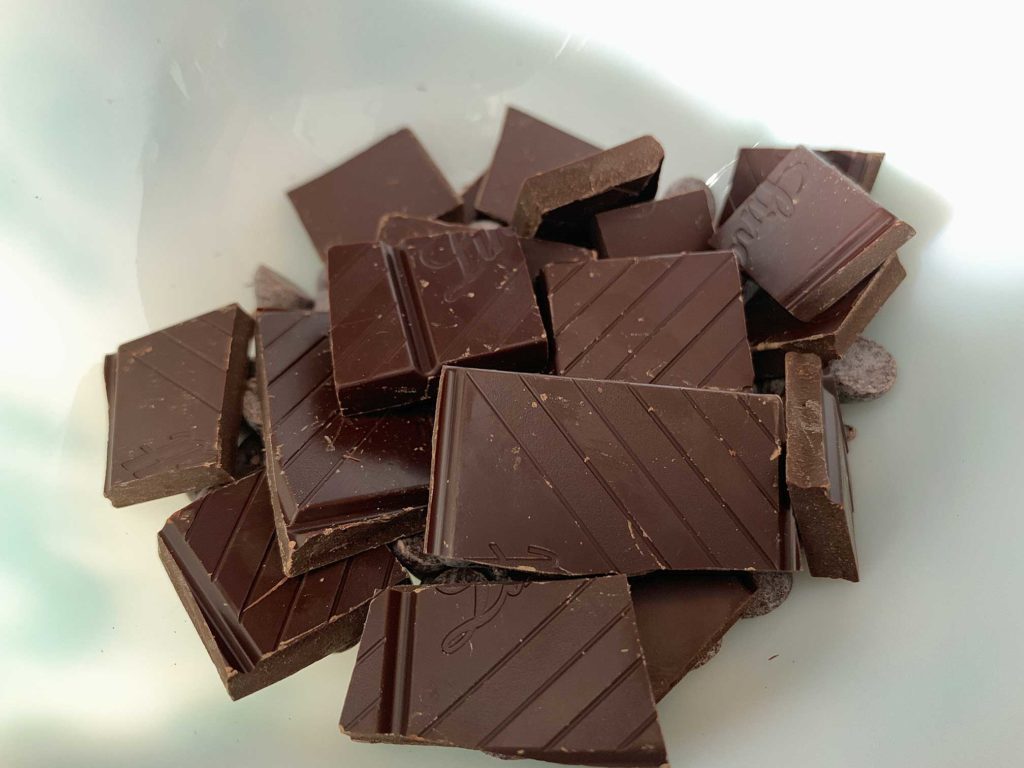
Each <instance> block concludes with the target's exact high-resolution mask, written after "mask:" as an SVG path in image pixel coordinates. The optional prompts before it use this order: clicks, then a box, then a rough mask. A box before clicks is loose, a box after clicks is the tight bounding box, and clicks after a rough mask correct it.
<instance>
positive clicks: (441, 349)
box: [328, 230, 548, 414]
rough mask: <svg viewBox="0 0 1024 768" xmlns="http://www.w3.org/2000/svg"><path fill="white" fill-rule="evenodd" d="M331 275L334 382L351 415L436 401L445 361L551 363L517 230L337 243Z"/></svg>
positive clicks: (532, 366) (515, 365) (531, 366)
mask: <svg viewBox="0 0 1024 768" xmlns="http://www.w3.org/2000/svg"><path fill="white" fill-rule="evenodd" d="M328 273H329V277H330V287H329V290H330V296H331V301H330V306H331V309H330V312H331V354H332V357H333V360H334V384H335V387H336V390H337V396H338V402H339V403H340V404H341V409H342V411H344V412H345V413H346V414H354V413H366V412H370V411H375V410H381V409H384V408H390V407H393V406H397V405H406V404H409V403H415V402H418V401H421V400H425V399H427V398H430V397H432V396H433V394H434V390H435V389H436V384H437V376H438V374H439V373H440V371H441V366H442V365H453V364H458V365H481V366H488V367H493V368H509V369H512V370H541V369H542V368H543V367H544V366H545V365H546V363H547V351H548V350H547V335H546V334H545V332H544V325H543V323H542V321H541V317H540V311H539V309H538V308H537V300H536V297H535V296H534V293H533V287H532V285H531V283H530V278H529V275H528V274H527V271H526V261H525V259H524V257H523V252H522V248H521V247H520V245H519V240H518V239H517V238H516V237H515V235H513V234H512V233H510V232H508V231H507V230H488V231H477V230H474V231H473V232H456V233H451V234H447V235H438V236H435V237H425V238H414V239H409V240H405V241H403V243H402V245H401V248H399V249H394V248H391V247H390V246H388V245H386V244H383V243H377V244H363V245H355V246H344V247H339V248H332V249H331V253H330V257H329V261H328Z"/></svg>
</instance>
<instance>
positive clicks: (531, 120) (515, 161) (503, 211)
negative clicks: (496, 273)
mask: <svg viewBox="0 0 1024 768" xmlns="http://www.w3.org/2000/svg"><path fill="white" fill-rule="evenodd" d="M599 151H600V150H599V149H598V148H597V147H595V146H594V145H593V144H588V143H587V142H585V141H583V140H582V139H578V138H576V137H575V136H572V135H570V134H568V133H566V132H565V131H562V130H559V129H558V128H555V127H554V126H552V125H548V124H547V123H545V122H542V121H540V120H538V119H537V118H535V117H533V116H531V115H528V114H526V113H525V112H522V111H520V110H518V109H516V108H515V107H509V108H508V110H507V111H506V112H505V123H504V125H503V126H502V128H501V137H500V138H499V139H498V146H497V147H496V148H495V150H494V157H493V158H492V159H491V165H490V167H489V168H488V169H487V173H485V174H484V176H483V180H482V181H481V182H480V188H479V190H478V192H477V195H476V198H475V200H476V205H475V207H476V210H477V212H478V213H479V214H483V215H484V216H487V217H488V218H491V219H495V220H496V221H500V222H503V223H506V224H511V223H512V219H513V217H514V216H515V211H516V199H517V198H518V196H519V190H520V188H521V187H522V186H523V182H524V181H525V180H526V179H527V178H529V177H530V176H533V175H535V174H538V173H544V172H545V171H551V170H554V169H555V168H559V167H561V166H563V165H566V164H568V163H572V162H575V161H577V160H582V159H583V158H585V157H588V156H590V155H593V154H595V153H597V152H599Z"/></svg>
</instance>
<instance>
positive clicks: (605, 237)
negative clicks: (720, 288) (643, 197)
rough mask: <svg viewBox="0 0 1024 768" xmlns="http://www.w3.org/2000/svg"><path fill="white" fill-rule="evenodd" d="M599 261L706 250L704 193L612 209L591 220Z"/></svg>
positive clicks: (708, 233)
mask: <svg viewBox="0 0 1024 768" xmlns="http://www.w3.org/2000/svg"><path fill="white" fill-rule="evenodd" d="M594 231H595V245H596V246H597V250H598V251H599V252H600V253H601V256H602V257H603V258H615V259H619V258H625V257H630V256H659V255H664V254H669V253H683V252H686V251H704V250H707V249H708V240H709V239H710V238H711V233H712V231H713V227H712V224H711V212H710V211H709V210H708V198H707V194H706V193H705V191H704V190H697V191H694V192H688V193H685V194H679V195H674V196H672V197H666V198H664V199H662V200H651V201H650V202H646V203H638V204H636V205H630V206H626V207H625V208H616V209H614V210H611V211H605V212H604V213H599V214H598V215H597V216H595V217H594Z"/></svg>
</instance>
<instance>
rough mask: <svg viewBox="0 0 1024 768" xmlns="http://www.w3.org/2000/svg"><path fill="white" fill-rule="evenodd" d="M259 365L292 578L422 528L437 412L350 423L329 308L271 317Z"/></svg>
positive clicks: (261, 331)
mask: <svg viewBox="0 0 1024 768" xmlns="http://www.w3.org/2000/svg"><path fill="white" fill-rule="evenodd" d="M256 362H257V373H258V375H259V377H260V387H261V392H262V393H263V435H264V440H265V442H266V446H267V452H266V456H267V459H266V460H267V470H268V472H269V473H270V489H271V497H272V501H273V504H274V518H275V522H276V524H277V530H278V537H279V542H280V544H281V556H282V559H283V561H284V570H285V573H287V574H288V575H289V576H294V575H296V574H299V573H303V572H305V571H308V570H310V569H312V568H316V567H318V566H321V565H326V564H328V563H332V562H335V561H336V560H340V559H342V558H344V557H348V556H350V555H353V554H355V553H356V552H360V551H362V550H365V549H371V548H373V547H376V546H379V545H380V544H384V543H386V542H388V541H393V540H394V539H397V538H398V537H400V536H405V535H408V534H410V533H413V532H414V531H416V530H419V529H421V528H422V525H423V508H424V505H425V503H426V500H427V481H428V473H429V467H430V433H431V415H430V412H429V411H426V410H424V409H421V408H418V409H414V410H405V411H393V412H389V413H386V414H381V415H379V416H366V417H359V418H346V417H343V416H342V415H341V412H340V411H339V410H338V401H337V399H336V398H335V396H334V386H333V383H332V381H331V352H330V343H329V339H328V335H327V315H326V314H325V313H323V312H272V313H268V314H264V315H261V316H260V317H259V318H258V319H257V321H256Z"/></svg>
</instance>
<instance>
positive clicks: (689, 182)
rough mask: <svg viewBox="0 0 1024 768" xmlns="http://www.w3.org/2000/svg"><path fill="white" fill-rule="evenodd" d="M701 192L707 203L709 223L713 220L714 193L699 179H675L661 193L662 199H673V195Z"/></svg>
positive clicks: (686, 177) (687, 177)
mask: <svg viewBox="0 0 1024 768" xmlns="http://www.w3.org/2000/svg"><path fill="white" fill-rule="evenodd" d="M698 191H699V192H703V193H704V198H705V199H706V200H707V203H708V215H709V216H710V217H711V221H714V220H715V206H716V203H715V193H714V192H712V191H711V187H709V186H708V185H707V184H706V183H705V182H703V181H702V180H700V179H697V178H694V177H693V176H685V177H683V178H681V179H676V180H675V181H673V182H672V183H671V184H669V185H668V186H667V187H665V191H664V192H663V193H662V194H663V195H664V197H673V196H674V195H685V194H686V193H687V192H698Z"/></svg>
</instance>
